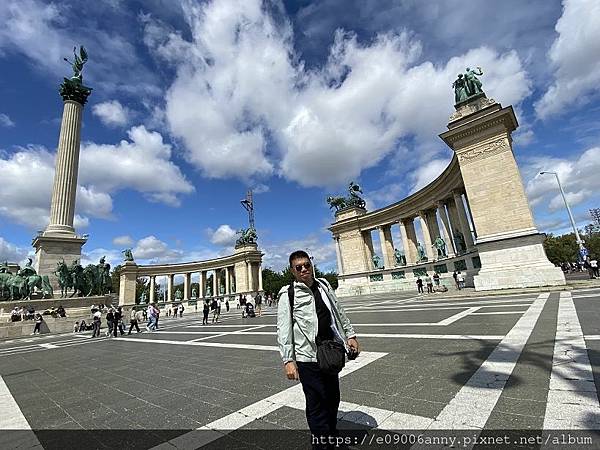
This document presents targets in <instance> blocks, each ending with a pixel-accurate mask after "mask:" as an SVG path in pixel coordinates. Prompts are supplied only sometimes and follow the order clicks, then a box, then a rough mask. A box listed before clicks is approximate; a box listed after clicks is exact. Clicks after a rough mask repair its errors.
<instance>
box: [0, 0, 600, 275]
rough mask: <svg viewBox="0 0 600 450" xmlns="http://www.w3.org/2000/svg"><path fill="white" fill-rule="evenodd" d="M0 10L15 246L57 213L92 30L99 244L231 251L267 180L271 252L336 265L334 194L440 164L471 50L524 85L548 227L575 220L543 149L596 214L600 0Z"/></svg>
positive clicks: (90, 171)
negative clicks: (62, 164)
mask: <svg viewBox="0 0 600 450" xmlns="http://www.w3.org/2000/svg"><path fill="white" fill-rule="evenodd" d="M0 21H1V23H3V27H2V29H0V68H1V73H2V76H1V77H0V98H2V102H1V103H0V260H5V259H8V260H9V261H22V260H23V259H24V258H25V257H26V256H27V254H30V253H32V248H31V239H32V237H33V236H34V235H35V232H36V230H41V229H43V228H44V227H45V226H46V224H47V222H48V216H49V203H50V196H51V189H52V180H53V172H54V157H55V152H56V144H57V141H58V134H59V126H60V117H61V114H62V101H61V99H60V96H59V95H58V85H59V84H60V82H61V80H62V77H63V76H69V75H70V67H69V66H68V65H67V63H65V62H64V61H63V57H71V49H72V47H73V46H74V45H80V44H83V45H85V46H86V48H87V50H88V52H89V55H90V60H89V62H88V64H87V65H86V66H85V70H84V81H85V83H86V84H87V85H89V86H91V87H93V88H94V91H93V93H92V95H91V96H90V99H89V102H88V104H87V105H86V107H85V112H84V119H83V122H84V123H83V128H82V150H81V159H80V161H81V162H80V173H79V189H78V198H77V208H76V221H75V222H76V223H75V225H76V228H77V231H78V233H80V234H83V233H87V234H89V235H90V238H89V241H88V242H87V244H86V245H85V246H84V258H83V259H84V263H87V262H96V261H97V260H98V258H99V257H100V256H102V255H107V257H108V259H109V261H110V262H111V263H112V264H116V263H118V262H119V261H120V251H121V250H122V249H123V248H125V247H132V248H133V252H134V256H135V257H136V259H137V260H139V261H142V262H158V261H165V262H174V261H185V260H199V259H205V258H210V257H214V256H217V255H222V254H227V253H230V252H231V251H232V244H233V240H234V239H235V236H234V232H235V230H237V229H239V228H241V227H245V226H247V215H246V212H245V211H244V210H243V209H242V207H241V206H240V203H239V202H240V200H241V199H242V198H243V197H244V196H245V192H246V190H247V189H248V188H253V189H254V191H255V204H256V224H257V228H258V232H259V236H260V239H259V244H260V247H261V249H262V250H263V251H264V253H265V263H264V265H265V266H271V267H273V268H275V269H280V268H282V267H283V265H284V264H285V260H286V257H287V254H289V252H290V251H292V250H294V249H296V248H309V249H310V250H311V251H312V252H313V253H314V255H315V258H316V260H317V262H318V264H319V265H320V266H321V267H323V268H325V269H330V268H335V250H334V247H333V241H332V239H331V235H330V233H329V231H327V229H326V227H327V226H328V225H329V224H330V223H331V221H332V220H333V215H332V213H331V212H330V210H329V209H328V206H327V204H326V203H325V198H326V197H327V195H331V194H343V193H344V190H345V187H346V186H347V184H348V182H349V181H351V180H356V181H358V182H359V183H360V184H361V186H362V187H363V191H364V193H365V197H366V199H367V205H368V208H369V209H375V208H379V207H382V206H385V205H387V204H389V203H391V202H395V201H397V200H399V199H401V198H403V197H405V196H406V195H408V194H410V193H411V192H414V191H415V190H417V189H419V188H420V187H422V186H424V185H426V184H427V183H428V182H429V181H431V180H433V179H434V178H435V177H436V176H437V175H438V174H439V173H440V172H441V171H442V170H443V169H444V168H445V166H446V165H447V163H448V162H449V160H450V157H451V153H450V150H449V149H448V148H446V147H445V145H444V144H443V142H442V141H441V140H440V139H439V138H438V137H437V135H438V134H439V133H441V132H443V131H444V130H445V126H446V123H447V120H448V117H449V116H450V114H451V113H452V111H453V107H452V103H453V92H452V89H451V87H450V85H451V83H452V81H453V80H454V79H455V78H456V74H457V73H458V72H462V71H464V68H465V67H466V66H471V67H473V66H481V67H483V70H484V75H483V76H482V77H481V80H482V82H483V88H484V90H485V91H486V93H487V95H488V97H492V98H494V99H495V100H496V101H498V102H500V103H502V104H503V105H505V106H506V105H509V104H512V105H513V106H514V107H515V110H516V112H517V116H518V120H519V123H520V128H519V130H518V132H517V133H516V134H515V135H514V138H515V139H514V150H515V155H516V158H517V161H518V163H519V166H520V168H521V173H522V176H523V180H524V183H525V185H526V189H527V194H528V196H529V199H530V202H531V205H532V208H533V212H534V215H535V219H536V223H537V225H538V228H539V229H540V231H544V232H554V233H561V232H566V231H568V222H567V216H566V214H565V211H564V208H563V207H562V204H561V200H560V198H559V197H558V191H557V189H556V184H555V182H554V180H553V179H552V178H551V177H540V176H536V174H537V173H538V172H539V171H540V170H556V171H557V172H559V174H560V176H561V179H562V181H563V183H564V186H565V189H566V191H567V195H568V198H569V200H570V202H571V205H572V207H573V210H574V214H575V217H576V220H577V222H578V224H579V225H580V226H583V225H585V224H586V223H588V222H589V221H590V218H589V214H588V209H589V208H591V207H600V201H599V196H598V194H597V193H598V188H600V177H599V176H598V174H599V173H600V143H599V137H600V121H599V120H598V117H599V116H600V114H599V113H600V101H599V99H600V96H599V95H598V94H599V89H600V88H599V87H600V28H599V27H598V26H597V23H599V22H600V3H599V2H597V1H594V0H577V1H575V0H565V1H563V2H562V3H561V2H558V1H550V0H538V1H530V2H522V1H520V0H510V1H504V2H502V3H501V4H500V3H498V2H488V1H474V2H471V3H469V4H465V3H464V2H459V1H455V0H444V1H442V0H440V1H428V2H420V1H385V0H381V1H364V0H362V1H360V0H357V1H351V0H323V1H314V2H311V1H285V2H278V1H268V2H261V1H258V0H239V1H233V0H232V1H229V0H219V1H215V2H212V1H202V2H200V1H181V2H178V1H174V0H173V1H167V0H145V1H143V2H142V1H130V0H128V1H125V0H99V1H96V2H83V1H81V2H79V1H61V2H54V3H53V2H44V1H39V0H20V1H12V0H5V1H3V2H1V4H0ZM398 240H399V239H398Z"/></svg>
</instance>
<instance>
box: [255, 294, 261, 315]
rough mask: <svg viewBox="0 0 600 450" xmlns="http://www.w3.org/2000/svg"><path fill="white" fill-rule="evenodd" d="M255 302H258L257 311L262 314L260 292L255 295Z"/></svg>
mask: <svg viewBox="0 0 600 450" xmlns="http://www.w3.org/2000/svg"><path fill="white" fill-rule="evenodd" d="M254 303H256V312H257V313H258V315H259V316H262V295H260V292H258V293H257V294H256V297H254Z"/></svg>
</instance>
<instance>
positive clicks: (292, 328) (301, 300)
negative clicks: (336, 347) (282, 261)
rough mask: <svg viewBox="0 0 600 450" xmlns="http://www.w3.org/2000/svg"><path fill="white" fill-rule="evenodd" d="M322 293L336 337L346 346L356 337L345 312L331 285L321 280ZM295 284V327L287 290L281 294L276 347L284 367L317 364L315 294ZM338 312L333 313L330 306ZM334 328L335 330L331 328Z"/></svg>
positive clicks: (284, 289)
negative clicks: (290, 364)
mask: <svg viewBox="0 0 600 450" xmlns="http://www.w3.org/2000/svg"><path fill="white" fill-rule="evenodd" d="M318 281H319V289H320V292H321V297H322V298H323V301H324V302H325V305H326V306H327V308H328V309H329V312H330V313H331V316H332V318H333V319H334V320H332V324H335V329H334V330H333V331H334V336H336V337H337V340H339V341H341V342H342V343H343V344H344V346H346V341H347V340H348V339H350V338H352V337H355V336H356V333H355V332H354V329H353V328H352V324H351V323H350V320H348V317H347V316H346V313H345V312H344V308H343V307H342V305H341V304H340V303H338V301H337V298H336V296H335V294H334V293H333V289H332V288H331V285H330V284H329V283H328V282H327V280H325V279H324V278H319V280H318ZM293 284H294V323H293V325H292V317H291V314H290V301H289V299H288V286H284V287H283V288H282V289H281V291H279V294H278V297H279V304H278V308H277V343H278V344H279V353H281V359H282V360H283V363H284V364H285V363H287V362H289V361H301V362H317V344H316V339H317V332H318V328H319V319H318V318H317V308H316V306H315V299H314V297H313V294H312V291H311V290H310V288H309V287H307V286H306V285H305V284H304V283H299V282H297V281H294V282H293ZM331 303H333V304H334V306H335V308H334V310H333V311H332V309H331V306H330V304H331ZM332 328H333V327H332Z"/></svg>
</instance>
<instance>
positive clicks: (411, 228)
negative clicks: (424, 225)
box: [400, 217, 417, 265]
mask: <svg viewBox="0 0 600 450" xmlns="http://www.w3.org/2000/svg"><path fill="white" fill-rule="evenodd" d="M400 234H402V243H403V245H404V255H405V256H406V264H407V265H411V264H415V263H416V262H417V233H416V232H415V224H414V223H413V219H412V217H411V218H408V219H401V220H400Z"/></svg>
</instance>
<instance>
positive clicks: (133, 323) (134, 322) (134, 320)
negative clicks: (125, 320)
mask: <svg viewBox="0 0 600 450" xmlns="http://www.w3.org/2000/svg"><path fill="white" fill-rule="evenodd" d="M133 327H135V330H136V331H137V332H138V333H139V332H140V326H139V325H138V312H137V311H136V310H135V306H132V307H131V311H130V312H129V331H128V332H127V334H128V335H130V334H131V331H132V330H133Z"/></svg>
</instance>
